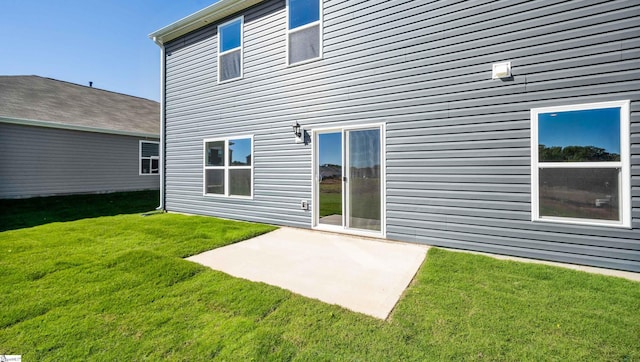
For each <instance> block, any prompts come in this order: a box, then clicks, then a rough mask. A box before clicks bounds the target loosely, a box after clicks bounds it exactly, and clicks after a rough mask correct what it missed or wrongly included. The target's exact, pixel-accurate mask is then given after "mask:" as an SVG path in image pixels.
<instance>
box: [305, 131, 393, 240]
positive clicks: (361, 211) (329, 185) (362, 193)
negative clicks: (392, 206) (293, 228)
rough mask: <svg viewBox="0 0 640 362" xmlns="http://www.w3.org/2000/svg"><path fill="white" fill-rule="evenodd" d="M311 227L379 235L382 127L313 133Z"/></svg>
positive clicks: (381, 208) (381, 221)
mask: <svg viewBox="0 0 640 362" xmlns="http://www.w3.org/2000/svg"><path fill="white" fill-rule="evenodd" d="M314 168H315V170H314V176H315V177H314V179H315V185H314V186H315V187H314V191H315V198H314V203H313V206H314V210H315V212H314V218H315V220H314V224H315V225H316V226H318V227H320V228H326V229H332V230H337V231H339V230H345V229H346V230H356V231H357V230H360V231H364V232H369V233H371V232H372V233H376V234H380V233H382V232H383V230H382V228H383V214H384V212H383V201H382V200H383V193H384V189H383V187H384V182H383V177H384V172H383V156H382V127H381V126H374V127H366V128H345V129H338V130H335V129H334V130H327V131H317V132H316V133H315V159H314Z"/></svg>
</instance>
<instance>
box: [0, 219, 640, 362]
mask: <svg viewBox="0 0 640 362" xmlns="http://www.w3.org/2000/svg"><path fill="white" fill-rule="evenodd" d="M272 229H273V227H271V226H266V225H258V224H248V223H239V222H232V221H225V220H219V219H214V218H207V217H197V216H184V215H175V214H155V215H151V216H147V217H142V216H140V215H137V214H135V215H119V216H109V217H99V218H93V219H85V220H78V221H72V222H64V223H50V224H46V225H41V226H37V227H32V228H26V229H21V230H12V231H5V232H0V295H2V298H0V354H3V353H4V354H21V355H22V356H23V358H24V359H23V360H25V361H48V360H50V361H72V360H83V361H84V360H97V361H104V360H121V361H131V360H161V359H166V360H184V361H198V360H210V359H212V358H217V359H220V360H241V361H244V360H278V361H280V360H300V361H309V360H312V361H317V360H359V361H392V360H490V361H495V360H502V361H515V360H519V361H540V360H558V361H566V360H609V361H636V360H640V343H638V341H640V313H638V311H639V310H640V283H635V282H631V281H627V280H623V279H618V278H612V277H605V276H599V275H590V274H586V273H581V272H576V271H572V270H564V269H560V268H554V267H549V266H544V265H535V264H522V263H516V262H510V261H499V260H494V259H491V258H488V257H484V256H478V255H471V254H463V253H455V252H449V251H445V250H441V249H431V250H430V251H429V254H428V256H427V261H426V262H425V264H424V265H423V267H422V268H421V270H420V271H419V272H418V275H417V276H416V278H415V280H414V282H413V283H412V285H411V287H410V288H409V290H408V291H407V293H406V295H405V296H404V298H403V299H402V300H401V301H400V303H399V305H398V307H397V308H396V310H395V311H394V313H393V314H392V316H391V318H390V319H389V320H388V321H380V320H377V319H375V318H372V317H368V316H364V315H361V314H357V313H352V312H349V311H347V310H344V309H342V308H339V307H336V306H331V305H326V304H324V303H321V302H317V301H314V300H310V299H307V298H304V297H301V296H298V295H295V294H292V293H290V292H288V291H285V290H282V289H279V288H277V287H271V286H268V285H265V284H259V283H253V282H249V281H244V280H240V279H236V278H233V277H230V276H228V275H225V274H223V273H220V272H216V271H212V270H210V269H208V268H205V267H203V266H200V265H198V264H194V263H190V262H187V261H184V260H182V259H181V258H183V257H185V256H188V255H192V254H195V253H198V252H201V251H204V250H208V249H211V248H216V247H220V246H223V245H226V244H229V243H233V242H236V241H238V240H242V239H246V238H249V237H252V236H254V235H257V234H260V233H264V232H267V231H269V230H272Z"/></svg>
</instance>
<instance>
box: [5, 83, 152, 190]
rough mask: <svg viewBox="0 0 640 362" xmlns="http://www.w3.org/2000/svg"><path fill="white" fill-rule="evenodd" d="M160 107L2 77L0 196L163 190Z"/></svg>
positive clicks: (79, 88)
mask: <svg viewBox="0 0 640 362" xmlns="http://www.w3.org/2000/svg"><path fill="white" fill-rule="evenodd" d="M159 118H160V105H159V104H158V102H155V101H151V100H148V99H142V98H137V97H132V96H128V95H124V94H119V93H114V92H109V91H105V90H101V89H96V88H92V87H87V86H82V85H77V84H72V83H67V82H62V81H59V80H55V79H50V78H43V77H38V76H0V198H2V199H7V198H25V197H35V196H50V195H66V194H76V193H102V192H113V191H133V190H147V189H158V188H159V185H160V177H159V151H158V149H159V144H158V141H159V135H160V124H159Z"/></svg>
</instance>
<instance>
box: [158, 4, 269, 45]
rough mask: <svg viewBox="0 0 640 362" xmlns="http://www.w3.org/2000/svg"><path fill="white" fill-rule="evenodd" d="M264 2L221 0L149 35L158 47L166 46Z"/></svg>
mask: <svg viewBox="0 0 640 362" xmlns="http://www.w3.org/2000/svg"><path fill="white" fill-rule="evenodd" d="M262 1H263V0H220V1H218V2H216V3H214V4H212V5H209V6H207V7H206V8H204V9H202V10H200V11H198V12H195V13H193V14H191V15H189V16H187V17H185V18H182V19H180V20H178V21H176V22H175V23H173V24H170V25H167V26H165V27H164V28H162V29H160V30H156V31H154V32H153V33H151V34H149V38H151V39H153V41H155V42H156V43H157V44H158V45H161V44H165V43H166V42H169V41H171V40H173V39H176V38H178V37H181V36H183V35H185V34H187V33H189V32H192V31H194V30H196V29H198V28H201V27H203V26H206V25H208V24H211V23H213V22H215V21H218V20H220V19H222V18H225V17H227V16H230V15H233V14H235V13H237V12H239V11H242V10H244V9H246V8H248V7H250V6H253V5H255V4H257V3H260V2H262Z"/></svg>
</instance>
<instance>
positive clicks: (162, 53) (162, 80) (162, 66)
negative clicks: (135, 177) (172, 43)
mask: <svg viewBox="0 0 640 362" xmlns="http://www.w3.org/2000/svg"><path fill="white" fill-rule="evenodd" d="M153 41H154V42H155V43H156V44H158V46H159V47H160V149H159V150H158V151H159V153H160V166H159V167H160V205H159V206H158V207H157V208H156V210H162V211H164V210H165V205H164V184H165V180H164V156H165V155H164V142H165V137H164V135H165V126H164V115H165V111H164V105H165V100H164V98H165V80H166V76H165V49H164V44H162V43H161V42H160V41H158V40H157V39H156V38H153Z"/></svg>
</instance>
